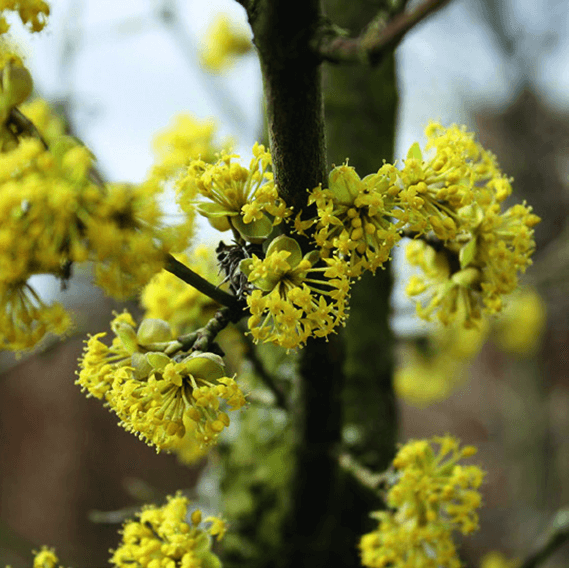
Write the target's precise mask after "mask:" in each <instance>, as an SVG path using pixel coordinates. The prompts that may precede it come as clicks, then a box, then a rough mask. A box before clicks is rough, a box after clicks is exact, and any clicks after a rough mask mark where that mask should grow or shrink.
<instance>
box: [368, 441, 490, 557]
mask: <svg viewBox="0 0 569 568" xmlns="http://www.w3.org/2000/svg"><path fill="white" fill-rule="evenodd" d="M433 442H434V443H436V444H438V445H439V450H438V452H437V453H435V451H434V450H433V447H432V445H431V444H432V443H433ZM474 453H476V449H475V448H473V447H472V446H466V447H464V448H460V447H459V443H458V441H457V440H456V439H454V438H452V437H451V436H444V437H441V438H434V439H433V440H432V442H429V441H425V440H419V441H411V442H409V443H407V444H406V445H404V446H403V447H402V448H401V449H400V450H399V452H398V453H397V455H396V456H395V459H394V460H393V467H394V470H395V474H394V482H393V484H392V485H391V486H390V488H389V490H388V493H387V500H386V501H387V506H388V507H389V509H388V510H387V511H379V512H377V513H374V516H375V517H376V518H377V519H378V520H379V526H378V528H377V529H376V530H375V531H373V532H371V533H368V534H366V535H364V536H363V537H362V538H361V540H360V543H359V548H360V552H361V558H362V564H363V565H364V566H370V567H372V568H387V567H389V566H401V567H404V566H405V567H409V568H410V567H413V568H459V567H460V566H461V563H460V561H459V559H458V557H457V554H456V548H455V545H454V542H453V540H452V532H453V531H455V530H457V531H460V532H461V533H462V534H469V533H471V532H472V531H474V530H476V529H477V528H478V515H477V513H476V509H477V508H478V507H479V506H480V502H481V497H480V493H479V492H478V488H479V487H480V485H481V483H482V480H483V477H484V473H483V472H482V470H480V469H479V468H478V467H476V466H463V465H460V464H458V461H459V460H461V459H462V458H466V457H469V456H472V455H474Z"/></svg>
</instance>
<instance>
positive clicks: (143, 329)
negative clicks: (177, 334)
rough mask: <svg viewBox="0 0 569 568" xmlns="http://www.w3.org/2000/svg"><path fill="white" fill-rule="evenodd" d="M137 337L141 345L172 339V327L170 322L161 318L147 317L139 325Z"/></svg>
mask: <svg viewBox="0 0 569 568" xmlns="http://www.w3.org/2000/svg"><path fill="white" fill-rule="evenodd" d="M136 339H137V340H138V343H139V345H148V344H150V343H162V342H165V341H171V340H172V328H171V327H170V324H169V323H168V322H166V321H164V320H161V319H154V318H147V319H144V320H142V322H141V324H140V325H139V326H138V332H137V334H136Z"/></svg>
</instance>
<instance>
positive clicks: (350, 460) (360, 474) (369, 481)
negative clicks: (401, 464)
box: [339, 452, 388, 493]
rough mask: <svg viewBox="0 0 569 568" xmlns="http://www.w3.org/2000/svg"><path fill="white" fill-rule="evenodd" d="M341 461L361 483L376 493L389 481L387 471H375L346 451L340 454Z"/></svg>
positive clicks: (344, 467) (343, 466)
mask: <svg viewBox="0 0 569 568" xmlns="http://www.w3.org/2000/svg"><path fill="white" fill-rule="evenodd" d="M339 462H340V466H341V467H342V469H344V470H345V471H347V472H348V473H350V474H351V475H352V476H353V477H354V478H355V479H356V480H357V481H358V482H359V483H360V485H362V486H363V487H366V488H367V489H370V490H371V491H374V492H376V493H377V492H378V491H379V490H380V489H381V487H382V486H383V485H385V483H386V482H387V481H388V475H387V474H386V473H385V472H384V473H375V472H374V471H372V470H370V469H368V468H367V467H365V466H364V465H362V464H361V463H359V462H358V461H357V460H356V458H354V456H352V455H351V454H348V453H346V452H343V453H341V454H340V456H339Z"/></svg>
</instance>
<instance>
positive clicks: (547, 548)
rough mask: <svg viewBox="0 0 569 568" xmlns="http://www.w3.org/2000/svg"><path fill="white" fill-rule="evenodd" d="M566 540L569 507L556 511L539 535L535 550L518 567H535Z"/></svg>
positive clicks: (568, 535)
mask: <svg viewBox="0 0 569 568" xmlns="http://www.w3.org/2000/svg"><path fill="white" fill-rule="evenodd" d="M567 541H569V509H562V510H561V511H557V513H556V514H555V516H554V517H553V520H552V521H551V524H550V525H549V527H548V528H547V529H546V530H545V532H544V533H543V534H542V535H541V536H540V537H539V539H538V541H537V545H536V548H535V550H534V551H533V552H532V553H531V554H530V555H529V556H528V557H527V558H526V559H525V560H524V561H523V562H522V564H521V565H520V568H537V566H539V565H541V564H543V563H544V562H545V561H546V560H547V559H548V558H549V557H550V556H551V555H552V554H553V553H554V552H555V551H556V550H557V549H558V548H560V547H561V546H562V545H563V544H565V543H566V542H567Z"/></svg>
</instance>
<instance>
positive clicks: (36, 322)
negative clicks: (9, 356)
mask: <svg viewBox="0 0 569 568" xmlns="http://www.w3.org/2000/svg"><path fill="white" fill-rule="evenodd" d="M0 306H1V308H0V348H1V349H8V350H10V351H18V352H19V351H29V350H30V349H33V348H34V347H35V346H36V345H37V344H38V343H39V342H40V341H41V340H42V339H43V338H44V337H45V335H46V334H47V333H55V334H57V335H63V334H64V333H66V332H67V331H68V329H69V328H70V327H71V319H70V317H69V314H68V313H67V312H66V311H65V308H64V307H63V306H62V305H61V304H59V303H55V304H51V305H46V304H44V302H43V301H42V300H41V298H40V297H39V296H38V294H37V293H36V291H35V290H34V289H33V288H32V286H30V285H29V284H28V283H27V282H24V283H20V284H3V283H0Z"/></svg>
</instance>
